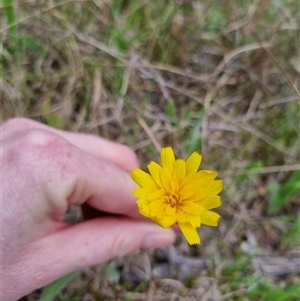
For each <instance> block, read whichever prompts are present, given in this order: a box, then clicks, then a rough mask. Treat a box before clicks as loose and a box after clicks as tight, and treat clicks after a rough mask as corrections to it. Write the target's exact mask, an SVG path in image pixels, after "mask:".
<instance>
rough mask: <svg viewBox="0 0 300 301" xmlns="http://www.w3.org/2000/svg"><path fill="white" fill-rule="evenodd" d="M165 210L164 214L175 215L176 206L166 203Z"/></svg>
mask: <svg viewBox="0 0 300 301" xmlns="http://www.w3.org/2000/svg"><path fill="white" fill-rule="evenodd" d="M165 212H166V215H167V216H171V217H174V218H175V217H176V207H175V206H174V207H172V206H170V205H167V206H166V209H165Z"/></svg>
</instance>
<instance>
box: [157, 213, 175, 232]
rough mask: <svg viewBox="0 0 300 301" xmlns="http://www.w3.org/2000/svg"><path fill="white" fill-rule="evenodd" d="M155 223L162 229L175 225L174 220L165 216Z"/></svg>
mask: <svg viewBox="0 0 300 301" xmlns="http://www.w3.org/2000/svg"><path fill="white" fill-rule="evenodd" d="M156 223H157V224H159V225H160V226H161V227H163V228H164V229H166V228H169V227H171V226H173V225H174V224H175V223H176V219H175V218H174V217H171V216H166V217H164V218H163V219H161V220H156Z"/></svg>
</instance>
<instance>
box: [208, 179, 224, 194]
mask: <svg viewBox="0 0 300 301" xmlns="http://www.w3.org/2000/svg"><path fill="white" fill-rule="evenodd" d="M222 189H223V181H222V180H217V181H214V184H213V186H212V187H211V188H210V193H211V195H214V194H218V193H220V192H221V190H222Z"/></svg>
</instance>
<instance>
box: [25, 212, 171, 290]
mask: <svg viewBox="0 0 300 301" xmlns="http://www.w3.org/2000/svg"><path fill="white" fill-rule="evenodd" d="M174 240H175V233H174V232H173V230H171V229H162V228H161V227H159V226H157V225H156V224H151V223H148V222H141V221H137V220H132V219H128V218H123V217H120V218H115V217H107V218H99V219H92V220H88V221H85V222H82V223H79V224H76V225H72V226H69V227H67V228H64V229H61V230H59V231H57V232H55V233H52V234H50V235H48V236H47V237H44V238H43V239H42V240H40V241H36V242H35V244H36V245H35V246H34V248H33V249H34V251H35V254H32V259H31V260H32V261H31V262H30V263H28V266H27V269H28V270H29V271H30V275H32V277H33V278H34V279H36V280H37V281H38V283H36V282H35V283H34V286H35V287H33V288H32V289H33V290H34V289H36V288H38V287H42V286H44V285H46V284H47V283H49V282H52V281H53V280H55V279H57V278H59V277H61V276H62V275H64V274H67V273H69V272H71V271H73V270H76V269H80V268H83V267H86V266H90V265H94V264H97V263H101V262H104V261H107V260H109V259H111V258H114V257H120V256H123V255H125V254H127V253H129V252H132V251H134V250H136V249H139V248H159V247H165V246H167V245H170V244H172V243H173V242H174ZM43 267H45V268H43ZM25 293H28V292H25Z"/></svg>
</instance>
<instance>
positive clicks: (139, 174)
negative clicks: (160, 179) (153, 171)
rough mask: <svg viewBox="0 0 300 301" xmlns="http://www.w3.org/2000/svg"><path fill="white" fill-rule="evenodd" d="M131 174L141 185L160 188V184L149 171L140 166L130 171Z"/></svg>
mask: <svg viewBox="0 0 300 301" xmlns="http://www.w3.org/2000/svg"><path fill="white" fill-rule="evenodd" d="M130 176H131V178H132V179H133V181H134V182H135V183H137V184H138V185H139V186H140V187H145V188H153V189H157V188H158V185H157V184H156V183H155V181H154V180H153V178H152V177H151V176H150V175H149V174H148V173H146V172H144V171H142V170H141V169H139V168H135V169H134V170H133V171H132V172H131V173H130Z"/></svg>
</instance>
